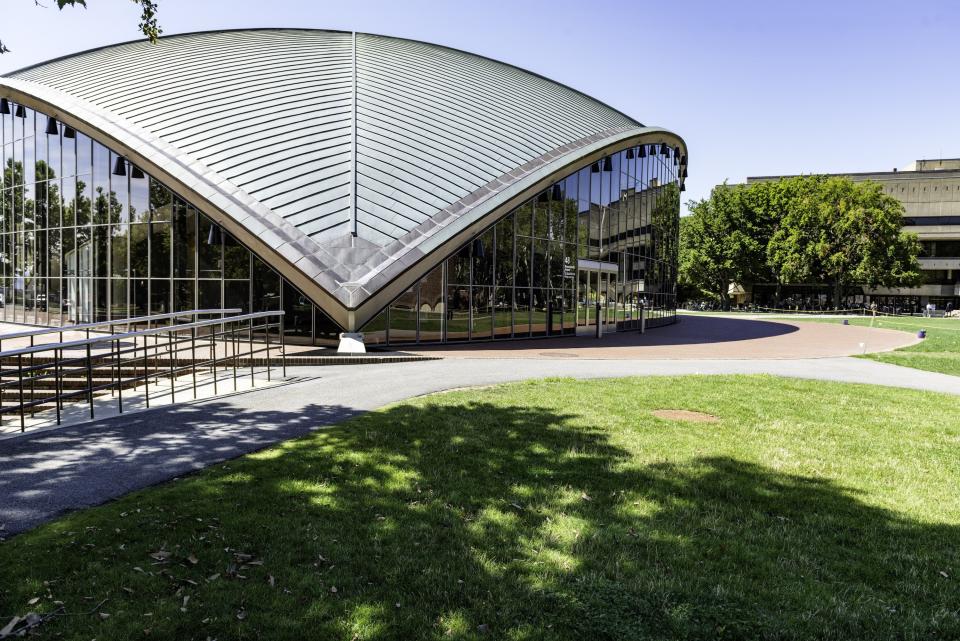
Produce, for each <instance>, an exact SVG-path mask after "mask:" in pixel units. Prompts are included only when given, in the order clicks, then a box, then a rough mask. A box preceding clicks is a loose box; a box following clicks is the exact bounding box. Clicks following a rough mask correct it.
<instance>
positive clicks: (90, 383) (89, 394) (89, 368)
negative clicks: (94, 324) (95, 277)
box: [87, 330, 93, 420]
mask: <svg viewBox="0 0 960 641" xmlns="http://www.w3.org/2000/svg"><path fill="white" fill-rule="evenodd" d="M87 333H88V334H89V330H88V331H87ZM87 401H88V402H89V403H90V419H91V420H92V419H93V365H92V363H91V362H90V343H87Z"/></svg>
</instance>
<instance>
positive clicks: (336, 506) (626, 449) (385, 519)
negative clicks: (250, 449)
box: [0, 377, 960, 641]
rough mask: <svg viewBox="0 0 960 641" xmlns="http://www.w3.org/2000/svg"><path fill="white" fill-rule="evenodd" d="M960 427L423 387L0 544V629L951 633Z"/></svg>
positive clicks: (563, 383)
mask: <svg viewBox="0 0 960 641" xmlns="http://www.w3.org/2000/svg"><path fill="white" fill-rule="evenodd" d="M663 409H667V410H672V409H685V410H693V411H698V412H703V413H706V414H709V415H711V416H715V417H717V419H718V420H717V421H716V422H687V421H680V420H674V419H664V418H656V417H655V416H654V415H653V414H652V412H653V411H654V410H663ZM958 411H960V401H958V398H957V397H950V396H945V395H937V394H931V393H922V392H916V391H910V390H895V389H889V388H881V387H873V386H855V385H841V384H834V383H821V382H812V381H798V380H790V379H779V378H773V377H683V378H642V379H619V380H606V381H592V382H583V381H579V382H578V381H571V380H548V381H541V382H531V383H522V384H513V385H505V386H499V387H494V388H488V389H482V390H469V391H462V392H453V393H447V394H441V395H434V396H430V397H425V398H421V399H417V400H414V401H411V402H407V403H403V404H399V405H395V406H392V407H389V408H386V409H383V410H381V411H378V412H374V413H372V414H368V415H365V416H362V417H359V418H356V419H353V420H351V421H349V422H347V423H345V424H343V425H341V426H338V427H334V428H330V429H326V430H322V431H319V432H317V433H315V434H313V435H311V436H308V437H306V438H302V439H299V440H295V441H291V442H287V443H285V444H283V445H280V446H277V447H273V448H271V449H268V450H264V451H262V452H260V453H258V454H254V455H251V456H246V457H244V458H241V459H238V460H235V461H232V462H230V463H228V464H225V465H218V466H216V467H214V468H211V469H208V470H206V471H204V472H201V473H198V474H196V475H193V476H190V477H187V478H184V479H180V480H178V481H174V482H171V483H168V484H165V485H162V486H159V487H156V488H151V489H148V490H144V491H142V492H139V493H136V494H132V495H130V496H127V497H125V498H123V499H121V500H119V501H116V502H113V503H110V504H108V505H104V506H101V507H99V508H95V509H91V510H86V511H84V512H80V513H77V514H73V515H69V516H67V517H65V518H62V519H60V520H59V521H56V522H54V523H52V524H49V525H47V526H44V527H42V528H39V529H37V530H35V531H32V532H29V533H26V534H24V535H20V536H17V537H14V538H12V539H10V540H8V541H6V542H5V543H2V544H0V577H2V582H0V614H2V615H15V614H19V615H23V614H25V613H26V612H28V611H35V612H41V613H50V612H54V611H57V609H58V608H60V607H62V608H63V610H62V612H65V613H69V614H71V615H73V614H77V613H82V614H79V615H78V616H57V617H52V618H50V619H49V620H48V621H46V622H45V623H43V625H41V626H40V627H39V628H38V629H39V630H40V631H41V632H42V633H43V635H44V638H67V639H91V638H96V639H98V640H101V641H102V640H105V639H140V638H154V639H158V638H162V639H189V638H198V639H205V638H217V639H254V638H256V639H305V638H310V639H327V638H329V639H421V638H434V639H449V638H474V637H476V638H484V637H486V638H503V639H558V638H559V639H674V638H684V639H811V638H817V639H932V638H938V639H946V638H957V637H958V636H960V611H958V609H960V581H958V578H960V545H958V543H960V495H958V492H957V479H960V457H958V456H957V451H958V449H960V421H958V420H957V415H958ZM278 418H279V419H281V420H282V418H283V417H278ZM289 419H290V420H298V416H295V415H291V416H290V417H289ZM4 624H5V620H4V621H0V627H2V626H3V625H4Z"/></svg>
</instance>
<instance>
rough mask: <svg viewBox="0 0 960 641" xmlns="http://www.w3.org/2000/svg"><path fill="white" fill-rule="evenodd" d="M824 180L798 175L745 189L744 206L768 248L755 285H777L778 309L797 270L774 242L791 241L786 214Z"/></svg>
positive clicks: (776, 298)
mask: <svg viewBox="0 0 960 641" xmlns="http://www.w3.org/2000/svg"><path fill="white" fill-rule="evenodd" d="M820 181H821V179H820V178H819V177H816V176H795V177H792V178H781V179H780V180H775V181H769V182H758V183H751V184H749V185H747V187H746V189H745V190H744V206H745V207H746V209H747V210H748V213H749V215H750V216H751V219H752V220H753V221H754V223H753V224H754V226H755V228H756V229H757V233H758V237H760V238H763V239H764V242H765V245H766V248H765V250H764V253H765V260H764V266H763V268H762V269H761V270H760V273H758V274H757V278H756V280H755V281H754V282H767V283H769V282H773V283H775V284H776V288H777V289H776V295H775V301H776V302H775V306H779V304H780V298H781V291H782V287H783V285H786V284H788V283H790V282H796V281H795V280H793V278H792V276H793V274H795V273H796V270H794V269H793V267H794V266H793V265H792V264H791V263H790V260H791V259H792V258H791V257H790V256H788V255H785V254H784V253H783V252H782V247H781V246H780V245H779V244H777V243H774V242H772V240H773V239H775V238H780V237H781V235H784V234H787V238H785V240H788V239H789V233H790V230H786V229H784V228H783V218H784V212H785V211H787V209H788V208H789V207H790V205H791V203H793V202H794V201H795V200H797V199H798V198H802V197H803V196H804V194H806V193H808V192H810V190H813V189H816V188H817V185H818V184H819V182H820ZM788 244H789V243H788Z"/></svg>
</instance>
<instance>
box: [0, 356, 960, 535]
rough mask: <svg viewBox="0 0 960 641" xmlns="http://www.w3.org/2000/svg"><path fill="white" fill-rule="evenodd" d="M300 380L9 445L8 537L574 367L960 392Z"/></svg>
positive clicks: (945, 382)
mask: <svg viewBox="0 0 960 641" xmlns="http://www.w3.org/2000/svg"><path fill="white" fill-rule="evenodd" d="M289 373H290V375H291V381H290V382H289V383H288V384H285V385H280V386H277V387H271V388H268V389H264V390H261V391H253V392H248V393H244V394H237V395H234V396H228V397H221V398H217V399H211V400H207V401H200V402H196V403H185V404H182V405H175V406H167V407H162V408H157V409H154V410H148V411H145V412H139V413H136V414H130V415H126V416H118V417H115V418H109V419H104V420H100V421H93V422H90V423H85V424H81V425H76V426H72V427H66V428H63V429H59V430H53V431H48V432H39V433H37V434H34V435H25V436H24V437H21V438H16V439H10V440H6V441H4V442H3V443H2V444H0V497H3V500H2V501H0V526H2V527H3V528H4V529H2V530H0V537H3V536H7V535H10V534H16V533H19V532H23V531H25V530H29V529H31V528H33V527H36V526H37V525H39V524H41V523H44V522H47V521H50V520H52V519H54V518H56V517H57V516H59V515H61V514H64V513H67V512H71V511H73V510H78V509H81V508H84V507H90V506H93V505H98V504H101V503H104V502H106V501H109V500H111V499H115V498H117V497H120V496H122V495H124V494H127V493H129V492H132V491H135V490H138V489H141V488H144V487H148V486H150V485H154V484H157V483H161V482H163V481H168V480H170V479H173V478H176V477H178V476H180V475H184V474H188V473H190V472H193V471H195V470H198V469H201V468H204V467H207V466H210V465H213V464H216V463H219V462H222V461H225V460H228V459H232V458H235V457H237V456H241V455H243V454H246V453H249V452H253V451H256V450H259V449H262V448H264V447H267V446H270V445H272V444H275V443H278V442H280V441H284V440H287V439H290V438H294V437H297V436H301V435H304V434H307V433H309V432H311V431H313V430H316V429H319V428H322V427H326V426H330V425H332V424H335V423H339V422H341V421H343V420H346V419H348V418H351V417H353V416H356V415H358V414H362V413H364V412H367V411H370V410H374V409H376V408H378V407H382V406H384V405H387V404H390V403H394V402H398V401H403V400H405V399H408V398H411V397H415V396H422V395H424V394H430V393H433V392H440V391H445V390H450V389H456V388H461V387H472V386H482V385H491V384H497V383H506V382H514V381H520V380H525V379H533V378H544V377H551V376H563V377H573V378H584V379H586V378H610V377H622V376H669V375H684V374H715V375H719V374H772V375H777V376H785V377H797V378H808V379H819V380H828V381H837V382H844V383H868V384H877V385H888V386H893V387H902V388H910V389H915V390H925V391H931V392H942V393H948V394H957V395H960V377H956V376H948V375H946V374H937V373H934V372H924V371H920V370H913V369H908V368H904V367H899V366H896V365H890V364H886V363H878V362H875V361H870V360H866V359H857V358H848V357H839V358H818V359H797V360H749V361H748V360H702V361H694V360H671V361H652V360H643V361H627V360H591V359H582V358H580V359H575V360H574V359H571V360H562V359H544V360H535V359H529V360H517V359H510V360H498V359H490V358H487V359H475V360H466V359H457V360H440V361H428V362H412V363H398V364H387V365H366V366H330V367H324V368H322V369H321V370H317V369H316V368H290V372H289Z"/></svg>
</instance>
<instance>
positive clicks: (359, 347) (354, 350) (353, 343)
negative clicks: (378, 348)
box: [337, 332, 367, 354]
mask: <svg viewBox="0 0 960 641" xmlns="http://www.w3.org/2000/svg"><path fill="white" fill-rule="evenodd" d="M337 353H338V354H366V353H367V347H366V345H364V344H363V333H362V332H355V333H348V332H344V333H342V334H340V346H339V347H337Z"/></svg>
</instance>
